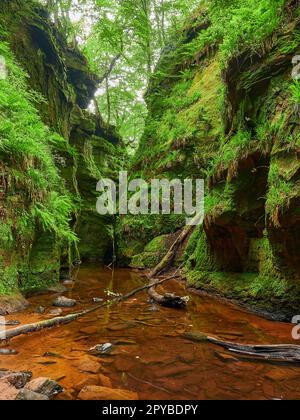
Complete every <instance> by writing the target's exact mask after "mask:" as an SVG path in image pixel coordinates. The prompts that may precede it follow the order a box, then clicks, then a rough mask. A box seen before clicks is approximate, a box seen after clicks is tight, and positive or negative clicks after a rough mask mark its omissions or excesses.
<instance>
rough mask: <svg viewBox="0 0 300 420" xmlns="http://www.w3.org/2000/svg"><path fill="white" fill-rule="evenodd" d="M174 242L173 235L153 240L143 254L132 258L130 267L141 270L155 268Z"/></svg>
mask: <svg viewBox="0 0 300 420" xmlns="http://www.w3.org/2000/svg"><path fill="white" fill-rule="evenodd" d="M174 240H175V238H174V235H172V234H171V235H161V236H158V237H156V238H154V239H152V241H151V242H149V243H148V244H147V245H146V246H145V248H144V251H143V252H142V253H140V254H137V255H134V256H133V257H132V259H131V263H130V267H133V268H141V269H145V268H152V267H155V266H156V265H157V264H158V263H159V262H160V261H161V259H162V258H163V257H164V256H165V254H166V253H167V251H168V249H169V248H170V246H171V244H172V243H173V242H174Z"/></svg>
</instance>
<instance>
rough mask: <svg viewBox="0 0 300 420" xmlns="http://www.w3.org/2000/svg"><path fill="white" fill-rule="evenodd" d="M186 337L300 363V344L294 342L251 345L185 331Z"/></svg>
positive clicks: (252, 355) (243, 353)
mask: <svg viewBox="0 0 300 420" xmlns="http://www.w3.org/2000/svg"><path fill="white" fill-rule="evenodd" d="M183 337H184V338H187V339H189V340H192V341H196V342H197V341H198V342H209V343H212V344H215V345H217V346H219V347H223V348H224V349H226V350H228V351H230V352H231V353H235V354H236V355H240V356H246V357H250V358H253V359H260V360H267V361H273V362H279V363H300V346H298V345H294V344H269V345H251V344H239V343H232V342H230V341H223V340H221V339H219V338H217V337H210V336H208V335H206V334H203V333H185V334H184V335H183Z"/></svg>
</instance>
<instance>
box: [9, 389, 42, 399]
mask: <svg viewBox="0 0 300 420" xmlns="http://www.w3.org/2000/svg"><path fill="white" fill-rule="evenodd" d="M16 399H17V400H22V401H49V398H48V397H47V396H46V395H43V394H39V393H37V392H34V391H30V390H29V389H21V391H20V392H19V394H18V395H17V398H16Z"/></svg>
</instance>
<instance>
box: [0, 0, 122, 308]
mask: <svg viewBox="0 0 300 420" xmlns="http://www.w3.org/2000/svg"><path fill="white" fill-rule="evenodd" d="M0 16H1V18H0V54H1V55H2V56H4V58H5V61H6V65H7V70H8V77H7V79H6V80H0V84H1V97H0V137H1V146H0V278H1V281H0V294H1V295H12V296H13V297H14V298H12V300H11V302H12V303H11V305H9V304H6V308H7V311H8V312H11V311H12V310H13V308H14V306H16V305H15V304H14V302H15V300H14V299H15V296H16V295H18V293H19V292H20V291H21V292H28V291H32V290H34V289H45V288H48V287H50V286H52V285H55V284H56V283H57V282H58V281H59V279H60V277H67V276H68V272H69V267H70V264H71V263H74V262H78V261H79V260H81V261H91V262H100V263H103V262H104V261H105V259H106V257H107V255H109V254H110V253H111V248H112V233H111V232H112V219H111V218H110V217H108V218H106V217H101V216H99V215H98V214H97V212H96V206H95V204H96V199H97V193H96V183H97V182H98V181H99V179H100V177H101V176H108V177H115V174H117V173H118V170H119V165H121V163H122V160H123V151H122V149H123V148H122V142H121V140H120V138H119V137H118V135H117V134H116V132H115V130H114V129H113V128H112V127H107V126H106V125H105V124H104V123H103V121H102V120H101V118H100V117H98V116H96V115H94V114H92V113H90V112H89V111H88V110H87V108H88V106H89V104H90V102H91V100H92V98H93V96H94V93H95V91H96V89H97V83H98V77H97V76H96V75H95V74H93V73H92V72H91V71H90V70H89V67H88V63H87V60H86V58H85V57H84V56H83V55H82V53H81V52H80V51H79V50H78V49H76V48H71V47H70V46H68V44H67V42H66V40H65V38H64V37H63V36H62V34H60V33H59V32H58V31H57V29H56V28H55V26H54V25H53V24H52V23H51V20H50V16H49V15H48V12H47V11H46V10H45V9H43V8H41V7H38V6H37V4H36V3H33V2H31V1H21V0H9V1H6V0H3V1H1V3H0ZM25 117H26V118H25ZM76 236H77V238H78V239H76ZM16 302H17V301H16ZM17 306H18V308H17V307H16V309H20V301H19V303H18V304H17Z"/></svg>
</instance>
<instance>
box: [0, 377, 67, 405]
mask: <svg viewBox="0 0 300 420" xmlns="http://www.w3.org/2000/svg"><path fill="white" fill-rule="evenodd" d="M31 376H32V374H31V372H13V371H9V370H6V371H4V370H3V371H0V400H50V399H53V398H54V397H55V396H56V395H58V394H59V393H61V392H63V388H62V387H61V386H60V385H59V384H58V383H57V382H56V381H53V380H51V379H49V378H36V379H33V380H31Z"/></svg>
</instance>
